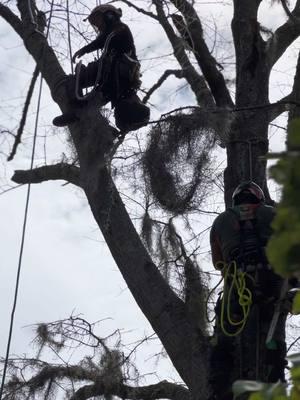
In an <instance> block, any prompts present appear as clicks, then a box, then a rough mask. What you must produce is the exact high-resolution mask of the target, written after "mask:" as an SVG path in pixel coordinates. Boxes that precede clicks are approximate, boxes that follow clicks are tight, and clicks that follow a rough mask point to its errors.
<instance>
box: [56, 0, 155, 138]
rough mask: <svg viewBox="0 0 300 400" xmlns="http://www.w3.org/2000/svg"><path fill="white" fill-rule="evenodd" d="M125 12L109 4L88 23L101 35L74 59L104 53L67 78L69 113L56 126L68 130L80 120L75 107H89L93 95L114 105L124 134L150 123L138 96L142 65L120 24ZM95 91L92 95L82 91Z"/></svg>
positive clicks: (126, 31)
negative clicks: (99, 96)
mask: <svg viewBox="0 0 300 400" xmlns="http://www.w3.org/2000/svg"><path fill="white" fill-rule="evenodd" d="M121 16H122V10H121V9H120V8H116V7H114V6H112V5H110V4H105V5H100V6H97V7H95V8H94V9H93V10H92V12H91V13H90V15H89V16H88V17H87V18H86V19H85V21H86V20H88V21H89V22H90V24H91V25H92V26H93V27H94V29H95V30H96V31H97V32H98V33H99V34H98V36H97V38H96V39H95V40H94V41H92V42H91V43H89V44H88V45H86V46H84V47H82V48H81V49H79V50H78V51H76V53H75V54H74V55H73V57H72V61H73V62H75V61H76V59H77V58H80V57H82V56H83V55H84V54H87V53H91V52H93V51H96V50H102V55H101V57H100V58H99V59H98V60H96V61H93V62H90V63H89V64H88V65H87V66H84V65H81V62H80V63H79V64H78V65H77V66H76V69H75V75H69V76H68V78H67V82H66V85H67V92H68V95H69V100H70V104H71V107H70V110H68V111H67V112H66V113H64V114H62V115H60V116H58V117H56V118H54V120H53V124H54V125H55V126H66V125H69V124H71V123H73V122H76V121H77V120H78V117H77V115H76V113H75V110H74V109H73V107H72V106H74V107H82V106H85V105H86V104H87V101H88V99H89V98H90V96H91V94H95V93H99V94H100V93H101V96H102V98H103V105H104V104H106V103H107V102H109V101H110V102H111V105H112V108H114V114H115V119H116V125H117V127H118V128H119V129H120V130H121V131H129V130H134V129H138V128H140V127H141V126H144V125H146V124H147V122H148V121H149V108H148V107H146V106H145V105H144V104H143V103H142V102H141V101H140V99H139V98H138V96H137V95H136V91H137V90H138V88H139V87H140V84H141V81H140V79H139V78H140V63H139V61H138V59H137V56H136V49H135V45H134V40H133V36H132V33H131V31H130V29H129V27H128V26H127V25H126V24H124V23H123V22H121ZM88 87H93V89H92V92H91V93H90V94H89V95H86V96H83V92H82V89H84V88H88Z"/></svg>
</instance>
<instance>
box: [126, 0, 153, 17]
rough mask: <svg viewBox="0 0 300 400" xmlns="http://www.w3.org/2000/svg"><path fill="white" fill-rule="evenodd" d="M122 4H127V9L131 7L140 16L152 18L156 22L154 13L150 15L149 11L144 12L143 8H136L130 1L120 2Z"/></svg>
mask: <svg viewBox="0 0 300 400" xmlns="http://www.w3.org/2000/svg"><path fill="white" fill-rule="evenodd" d="M121 1H122V3H124V4H127V5H128V7H132V8H134V9H135V10H136V11H138V12H139V13H141V14H144V15H147V17H150V18H153V19H155V20H158V18H157V15H155V14H154V13H152V12H151V11H146V10H144V9H143V8H140V7H138V6H136V5H135V4H133V3H131V1H128V0H121Z"/></svg>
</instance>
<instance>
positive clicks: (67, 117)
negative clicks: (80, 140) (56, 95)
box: [52, 111, 79, 127]
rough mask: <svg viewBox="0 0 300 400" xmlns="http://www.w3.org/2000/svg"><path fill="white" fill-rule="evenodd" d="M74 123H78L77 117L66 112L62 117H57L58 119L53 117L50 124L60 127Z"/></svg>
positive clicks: (71, 112)
mask: <svg viewBox="0 0 300 400" xmlns="http://www.w3.org/2000/svg"><path fill="white" fill-rule="evenodd" d="M76 121H79V117H77V115H76V114H75V113H74V112H73V111H68V112H66V113H64V114H62V115H59V116H58V117H55V118H54V119H53V121H52V124H53V125H55V126H58V127H62V126H67V125H70V124H73V123H74V122H76Z"/></svg>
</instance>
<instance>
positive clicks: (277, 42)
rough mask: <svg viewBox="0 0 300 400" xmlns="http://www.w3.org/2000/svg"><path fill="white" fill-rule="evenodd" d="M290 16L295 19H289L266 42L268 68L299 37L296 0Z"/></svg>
mask: <svg viewBox="0 0 300 400" xmlns="http://www.w3.org/2000/svg"><path fill="white" fill-rule="evenodd" d="M292 15H293V16H294V17H295V18H296V19H289V20H288V21H287V22H285V23H284V24H283V25H281V26H280V27H279V28H278V29H277V30H276V31H275V33H274V35H273V36H272V37H271V38H270V39H269V40H268V41H267V46H266V51H267V62H268V64H269V66H270V67H272V66H273V65H274V64H275V63H276V62H277V61H278V60H279V58H280V57H281V56H282V55H283V53H284V52H285V51H286V49H287V48H288V47H289V46H290V45H291V44H292V43H293V42H294V40H296V39H297V37H299V35H300V0H297V2H296V5H295V7H294V10H293V11H292Z"/></svg>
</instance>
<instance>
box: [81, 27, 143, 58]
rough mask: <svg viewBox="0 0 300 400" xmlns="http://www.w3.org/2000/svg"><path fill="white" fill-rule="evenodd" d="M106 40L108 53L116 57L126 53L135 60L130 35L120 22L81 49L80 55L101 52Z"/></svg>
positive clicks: (134, 51)
mask: <svg viewBox="0 0 300 400" xmlns="http://www.w3.org/2000/svg"><path fill="white" fill-rule="evenodd" d="M109 36H110V38H109ZM108 38H109V42H108V47H107V52H108V53H111V52H112V51H114V52H115V53H116V54H117V55H122V54H124V53H126V54H128V55H129V56H130V57H132V58H134V59H137V57H136V49H135V45H134V41H133V36H132V33H131V31H130V29H129V28H128V26H127V25H126V24H124V23H123V22H120V21H119V22H117V23H115V24H114V25H112V26H110V27H108V28H107V29H106V30H105V31H104V32H103V33H101V34H99V35H98V36H97V38H96V39H95V40H93V41H92V42H91V43H89V44H88V45H86V46H84V47H82V49H81V52H82V54H86V53H91V52H92V51H96V50H102V49H103V48H104V45H105V43H106V40H107V39H108Z"/></svg>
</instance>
